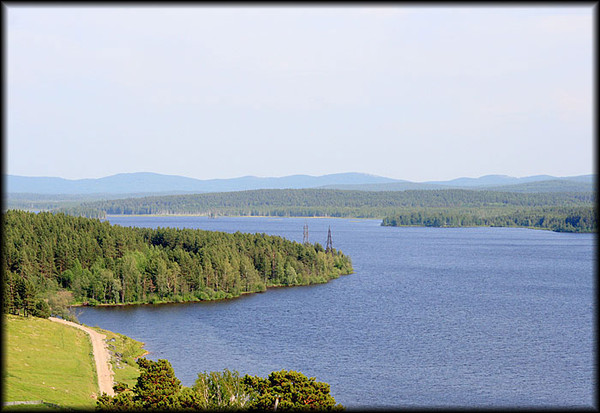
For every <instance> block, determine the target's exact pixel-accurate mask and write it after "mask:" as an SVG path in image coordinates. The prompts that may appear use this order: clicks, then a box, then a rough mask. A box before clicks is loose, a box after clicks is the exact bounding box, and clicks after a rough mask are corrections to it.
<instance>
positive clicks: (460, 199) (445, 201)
mask: <svg viewBox="0 0 600 413" xmlns="http://www.w3.org/2000/svg"><path fill="white" fill-rule="evenodd" d="M595 198H596V197H595V193H594V192H551V193H514V192H497V191H475V190H464V189H446V190H407V191H389V192H388V191H345V190H335V189H261V190H253V191H240V192H221V193H208V194H195V195H171V196H155V197H144V198H129V199H118V200H110V201H97V202H85V203H82V204H81V205H79V206H77V207H72V208H64V209H62V210H61V211H62V212H65V213H68V214H71V215H81V216H90V217H99V218H102V217H105V216H106V214H108V215H121V214H125V215H129V214H133V215H145V214H190V215H237V216H296V217H355V218H383V217H385V216H389V215H393V214H396V213H398V212H400V211H401V210H402V209H406V208H455V207H461V208H465V207H468V208H490V207H507V206H518V207H540V206H561V207H565V206H592V205H593V203H594V202H595Z"/></svg>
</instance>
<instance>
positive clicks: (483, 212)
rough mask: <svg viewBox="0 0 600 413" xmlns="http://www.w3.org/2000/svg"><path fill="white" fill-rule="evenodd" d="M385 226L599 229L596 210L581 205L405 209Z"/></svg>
mask: <svg viewBox="0 0 600 413" xmlns="http://www.w3.org/2000/svg"><path fill="white" fill-rule="evenodd" d="M381 225H383V226H408V225H414V226H427V227H473V226H497V227H527V228H539V229H548V230H552V231H557V232H597V230H598V227H597V222H596V209H595V207H591V206H579V207H534V208H511V209H510V210H508V211H507V210H506V208H504V209H502V208H487V209H473V208H471V209H469V208H429V209H413V210H406V211H402V212H399V213H396V214H394V215H390V216H388V217H385V218H384V219H383V222H382V224H381Z"/></svg>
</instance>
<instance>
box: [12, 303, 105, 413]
mask: <svg viewBox="0 0 600 413" xmlns="http://www.w3.org/2000/svg"><path fill="white" fill-rule="evenodd" d="M4 317H5V318H4V321H5V323H4V334H5V337H6V340H5V343H4V346H5V348H4V354H5V360H4V362H5V369H4V400H3V401H26V400H43V401H45V402H50V403H54V404H58V405H61V406H67V407H73V408H94V406H95V400H94V398H93V396H94V395H95V394H97V392H98V381H97V378H96V368H95V364H94V359H93V354H92V343H91V341H90V338H89V336H88V335H87V334H86V333H85V332H83V331H80V330H77V329H75V328H72V327H68V326H63V325H60V324H57V323H53V322H51V321H49V320H44V319H40V318H34V317H29V318H24V317H17V316H11V315H6V314H5V315H4Z"/></svg>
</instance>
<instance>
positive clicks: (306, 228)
mask: <svg viewBox="0 0 600 413" xmlns="http://www.w3.org/2000/svg"><path fill="white" fill-rule="evenodd" d="M302 243H303V244H308V243H309V242H308V224H305V225H304V233H303V237H302Z"/></svg>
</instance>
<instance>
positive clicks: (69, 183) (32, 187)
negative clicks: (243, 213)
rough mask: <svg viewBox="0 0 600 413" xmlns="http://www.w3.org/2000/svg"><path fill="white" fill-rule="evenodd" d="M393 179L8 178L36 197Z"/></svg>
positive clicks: (12, 187)
mask: <svg viewBox="0 0 600 413" xmlns="http://www.w3.org/2000/svg"><path fill="white" fill-rule="evenodd" d="M395 181H396V180H394V179H391V178H384V177H381V176H375V175H369V174H362V173H355V172H350V173H340V174H331V175H323V176H310V175H291V176H285V177H280V178H261V177H256V176H244V177H241V178H232V179H209V180H201V179H194V178H187V177H183V176H177V175H161V174H156V173H150V172H137V173H126V174H117V175H112V176H107V177H104V178H98V179H75V180H71V179H64V178H50V177H28V176H18V175H7V176H6V189H7V192H8V193H36V194H64V195H73V194H99V193H105V194H131V193H152V194H166V193H170V194H173V193H190V192H194V193H203V192H230V191H244V190H252V189H300V188H316V187H319V186H324V185H340V184H375V183H387V182H395Z"/></svg>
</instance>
